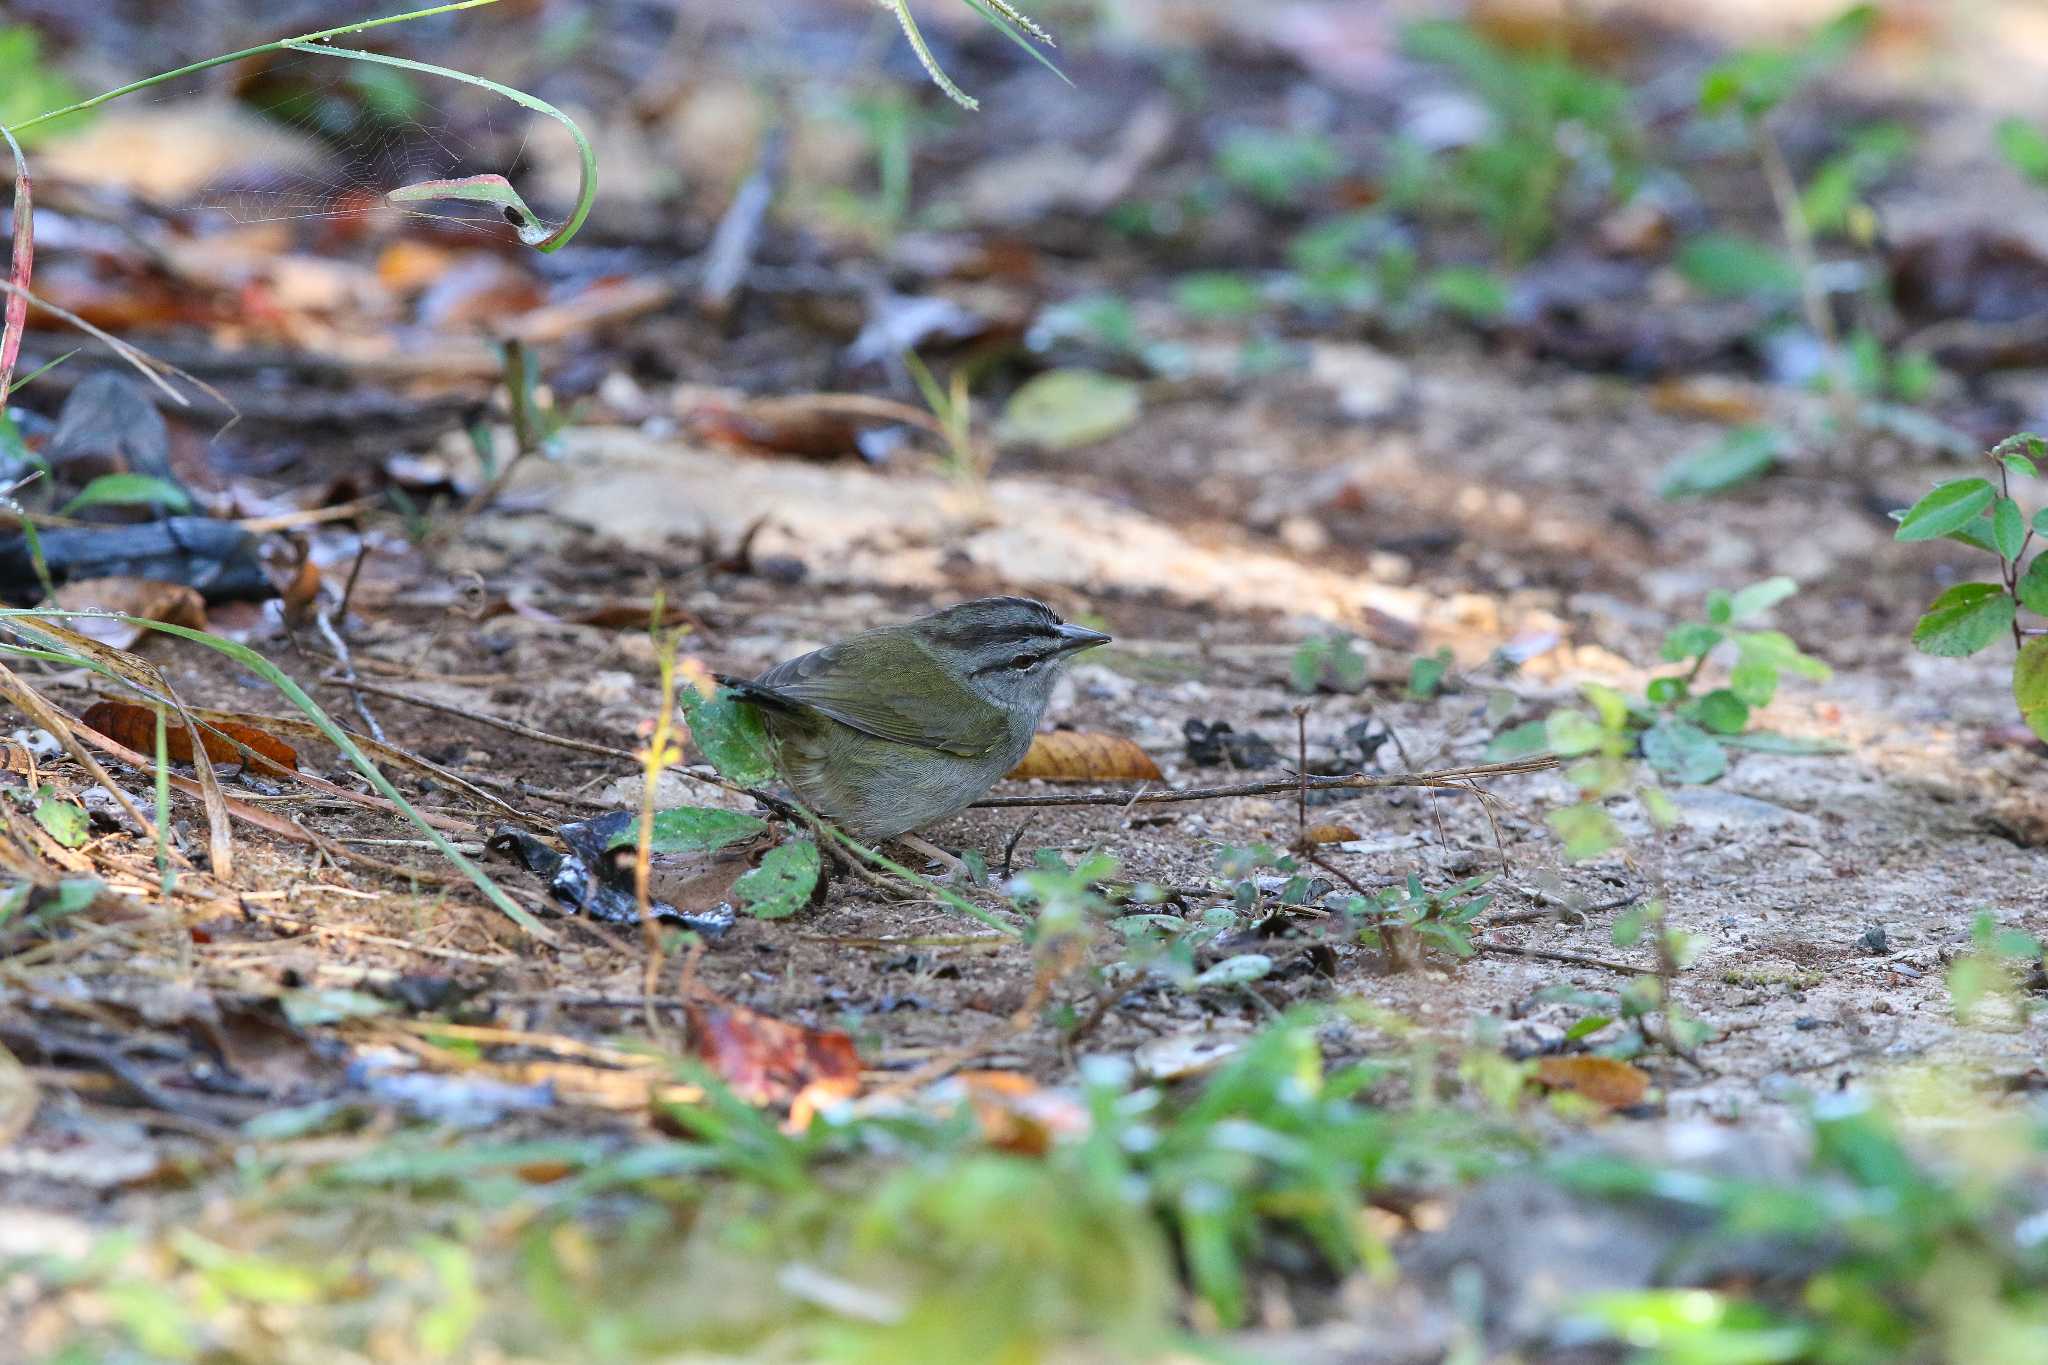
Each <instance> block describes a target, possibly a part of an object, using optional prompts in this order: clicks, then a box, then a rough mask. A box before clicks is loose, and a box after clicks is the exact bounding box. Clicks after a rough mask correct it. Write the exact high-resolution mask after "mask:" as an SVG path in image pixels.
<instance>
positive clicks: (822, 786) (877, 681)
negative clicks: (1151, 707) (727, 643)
mask: <svg viewBox="0 0 2048 1365" xmlns="http://www.w3.org/2000/svg"><path fill="white" fill-rule="evenodd" d="M1108 639H1109V636H1107V635H1104V634H1103V633H1102V632H1101V631H1099V630H1089V629H1087V628H1086V627H1085V626H1072V625H1068V624H1067V623H1066V622H1064V621H1062V620H1060V618H1059V617H1058V616H1057V615H1056V614H1054V612H1053V610H1052V608H1050V607H1048V606H1046V605H1045V604H1044V603H1043V602H1034V601H1032V600H1031V599H1030V598H1028V597H983V598H979V599H977V600H975V601H972V602H962V603H961V604H959V605H958V606H954V607H948V608H946V609H945V610H944V611H940V612H934V613H933V614H932V615H930V616H923V617H919V618H918V619H917V620H915V621H910V622H907V623H905V624H903V625H897V626H882V627H879V628H878V629H875V630H867V631H862V632H861V633H860V634H858V635H854V636H850V637H848V638H847V639H844V640H841V641H840V642H839V643H838V644H834V645H827V646H826V647H825V648H823V649H820V650H815V651H813V652H812V653H809V654H805V655H803V656H801V657H800V658H795V659H790V660H788V661H786V662H784V663H779V664H777V665H775V667H773V668H771V669H769V670H768V671H767V672H766V673H763V674H762V675H761V676H760V677H758V678H755V679H754V680H753V681H751V682H748V681H744V680H736V679H732V678H720V679H719V681H720V682H723V683H724V684H726V686H728V687H730V688H732V689H733V690H734V691H735V692H736V693H738V694H739V696H740V697H741V698H743V699H744V700H746V701H749V702H753V703H754V704H755V705H756V706H757V708H758V709H759V711H760V714H761V719H762V722H763V723H764V724H765V726H766V727H767V730H768V736H769V738H770V740H771V741H772V742H773V744H774V748H775V755H776V762H777V764H778V766H779V767H780V768H781V770H782V776H783V778H784V780H786V781H787V782H788V783H789V785H790V789H791V790H792V791H794V792H795V793H796V796H797V799H798V800H800V801H802V802H803V803H804V804H805V805H807V806H809V807H810V808H811V809H812V810H814V811H816V812H817V813H818V814H820V815H823V816H825V817H827V818H828V819H830V820H832V821H833V822H834V823H835V824H837V825H839V826H840V828H842V829H844V830H846V832H847V833H849V834H852V835H854V836H855V837H856V838H861V839H867V840H878V839H893V838H896V837H898V836H900V835H903V834H906V833H908V832H909V831H911V830H914V829H919V828H921V827H923V826H925V825H928V824H930V823H932V822H933V821H934V820H942V819H944V818H945V817H947V816H949V815H955V814H958V813H959V812H960V811H962V810H965V809H966V808H967V807H968V806H969V805H970V804H972V803H973V802H974V801H975V800H977V799H978V798H980V797H981V796H982V795H983V794H985V793H986V792H987V791H988V789H989V788H990V787H993V786H994V785H995V784H996V783H997V782H999V781H1000V780H1002V776H1003V774H1005V773H1007V772H1009V771H1010V769H1012V768H1014V767H1016V766H1017V763H1018V761H1019V760H1020V759H1022V758H1023V757H1024V751H1025V750H1026V749H1029V748H1030V747H1031V736H1032V734H1033V733H1034V732H1035V731H1036V730H1037V729H1038V722H1039V720H1040V719H1041V718H1043V717H1044V715H1045V707H1046V703H1047V702H1048V701H1049V700H1050V699H1051V697H1052V688H1053V683H1054V682H1055V681H1056V680H1057V678H1058V675H1059V666H1060V664H1061V663H1062V662H1063V661H1065V659H1066V658H1067V656H1068V655H1070V654H1074V653H1076V652H1077V651H1080V650H1083V649H1088V648H1090V647H1092V646H1094V645H1099V644H1102V643H1103V642H1105V641H1107V640H1108Z"/></svg>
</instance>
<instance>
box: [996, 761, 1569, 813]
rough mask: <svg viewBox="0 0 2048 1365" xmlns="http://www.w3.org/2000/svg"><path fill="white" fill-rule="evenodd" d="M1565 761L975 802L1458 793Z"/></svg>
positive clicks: (1140, 802)
mask: <svg viewBox="0 0 2048 1365" xmlns="http://www.w3.org/2000/svg"><path fill="white" fill-rule="evenodd" d="M1562 762H1563V760H1562V759H1560V758H1558V757H1557V756H1556V755H1555V754H1537V755H1534V756H1532V757H1529V758H1515V759H1509V760H1508V761H1507V762H1505V763H1481V764H1479V765H1477V766H1475V767H1470V768H1440V769H1437V770H1436V771H1433V772H1426V773H1395V774H1392V775H1390V776H1386V777H1373V776H1370V775H1368V774H1365V773H1350V774H1345V775H1341V776H1336V777H1320V776H1316V775H1313V774H1301V775H1297V776H1294V777H1283V778H1272V779H1269V780H1266V781H1262V782H1238V783H1233V784H1232V785H1230V786H1227V787H1189V788H1186V789H1184V790H1181V791H1163V792H1145V791H1137V792H1129V791H1123V792H1073V793H1064V792H1062V793H1048V794H1046V795H1043V796H989V797H984V798H982V799H981V800H979V801H977V802H975V803H974V804H975V805H976V806H977V807H984V806H1152V805H1160V804H1163V803H1165V802H1169V801H1215V800H1219V799H1221V798H1223V797H1228V796H1276V795H1279V794H1281V793H1283V792H1298V791H1301V790H1304V789H1306V790H1308V791H1380V790H1384V789H1386V788H1390V787H1449V788H1453V789H1455V790H1458V791H1466V792H1472V793H1473V794H1474V795H1477V796H1481V797H1484V796H1485V795H1486V794H1485V793H1483V792H1478V791H1475V790H1474V788H1473V787H1472V786H1471V785H1470V784H1471V783H1472V782H1474V781H1476V780H1478V779H1481V778H1489V777H1520V776H1522V775H1524V774H1526V773H1540V772H1545V771H1548V770H1549V769H1551V768H1555V767H1557V766H1558V765H1559V764H1560V763H1562Z"/></svg>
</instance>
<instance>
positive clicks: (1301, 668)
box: [1287, 631, 1370, 692]
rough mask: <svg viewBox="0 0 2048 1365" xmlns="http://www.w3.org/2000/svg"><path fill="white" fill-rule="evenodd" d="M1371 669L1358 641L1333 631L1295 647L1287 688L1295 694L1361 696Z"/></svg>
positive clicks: (1288, 670) (1343, 633)
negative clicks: (1354, 694) (1336, 693)
mask: <svg viewBox="0 0 2048 1365" xmlns="http://www.w3.org/2000/svg"><path fill="white" fill-rule="evenodd" d="M1369 669H1370V662H1369V661H1368V660H1367V658H1366V656H1365V653H1364V651H1363V650H1362V649H1361V647H1360V642H1359V639H1358V637H1357V636H1355V635H1352V634H1350V633H1349V632H1346V631H1331V632H1330V633H1329V634H1327V635H1318V636H1314V637H1312V638H1310V639H1307V640H1304V641H1302V642H1301V644H1300V645H1298V646H1296V648H1295V651H1294V657H1293V658H1292V659H1290V660H1289V661H1288V665H1287V685H1288V686H1289V687H1290V688H1292V689H1293V690H1294V691H1296V692H1362V691H1364V690H1365V684H1366V682H1367V680H1368V672H1369Z"/></svg>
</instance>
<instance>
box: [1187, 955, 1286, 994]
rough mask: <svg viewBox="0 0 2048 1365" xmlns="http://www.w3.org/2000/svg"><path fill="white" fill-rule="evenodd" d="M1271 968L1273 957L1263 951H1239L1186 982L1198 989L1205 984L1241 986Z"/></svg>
mask: <svg viewBox="0 0 2048 1365" xmlns="http://www.w3.org/2000/svg"><path fill="white" fill-rule="evenodd" d="M1272 970H1273V959H1272V958H1270V957H1268V956H1266V955H1265V954H1264V953H1239V954H1237V955H1236V956H1235V957H1226V958H1224V959H1223V960H1222V961H1221V962H1219V963H1217V964H1216V965H1215V966H1213V967H1211V968H1209V969H1208V970H1207V971H1205V972H1203V973H1202V974H1201V975H1200V976H1198V977H1196V978H1195V979H1194V980H1193V981H1190V982H1189V983H1188V984H1189V985H1190V986H1193V987H1195V988H1196V989H1198V990H1199V989H1201V988H1203V987H1207V986H1241V985H1243V984H1244V983H1245V982H1247V981H1257V980H1258V979H1259V978H1260V977H1262V976H1265V975H1266V974H1267V973H1268V972H1271V971H1272Z"/></svg>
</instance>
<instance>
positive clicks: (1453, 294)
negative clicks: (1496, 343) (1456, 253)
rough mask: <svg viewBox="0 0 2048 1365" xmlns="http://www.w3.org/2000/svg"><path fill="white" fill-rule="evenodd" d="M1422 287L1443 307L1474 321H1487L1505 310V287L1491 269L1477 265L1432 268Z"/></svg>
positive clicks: (1506, 305)
mask: <svg viewBox="0 0 2048 1365" xmlns="http://www.w3.org/2000/svg"><path fill="white" fill-rule="evenodd" d="M1422 288H1423V290H1424V292H1425V293H1427V294H1428V295H1429V297H1430V298H1432V299H1434V300H1436V302H1437V303H1438V304H1440V305H1442V306H1443V307H1444V308H1445V309H1447V310H1449V311H1450V312H1453V313H1456V314H1458V315H1460V316H1461V317H1466V318H1470V319H1472V320H1473V321H1474V322H1488V321H1491V320H1492V319H1494V318H1497V317H1499V316H1500V315H1501V314H1503V313H1505V312H1507V311H1508V287H1507V286H1506V285H1505V284H1503V283H1502V282H1501V280H1500V277H1499V276H1497V275H1495V274H1494V273H1493V272H1492V271H1490V270H1481V269H1479V268H1478V267H1477V266H1469V265H1450V266H1445V267H1444V268H1443V269H1441V270H1433V271H1431V272H1430V273H1429V275H1428V277H1427V278H1425V279H1424V280H1423V282H1422Z"/></svg>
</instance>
